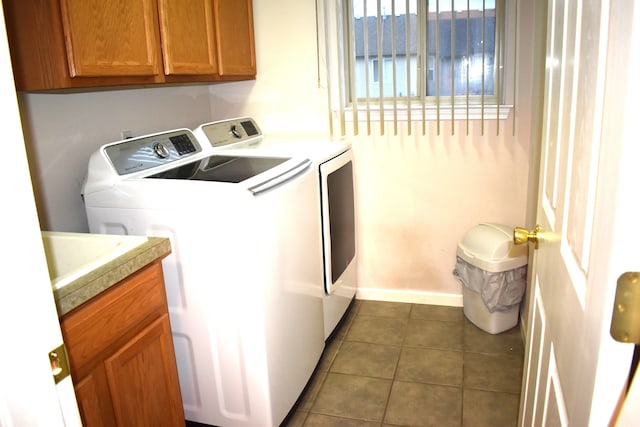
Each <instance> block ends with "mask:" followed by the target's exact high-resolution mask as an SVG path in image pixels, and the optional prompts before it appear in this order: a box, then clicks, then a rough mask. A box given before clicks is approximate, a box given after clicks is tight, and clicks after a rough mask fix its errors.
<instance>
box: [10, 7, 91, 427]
mask: <svg viewBox="0 0 640 427" xmlns="http://www.w3.org/2000/svg"><path fill="white" fill-rule="evenodd" d="M3 16H4V14H3V13H2V5H1V4H0V107H1V109H2V156H3V157H2V158H3V165H2V167H0V200H2V208H1V209H0V224H2V237H1V238H0V272H1V276H0V277H1V278H0V368H1V371H0V426H3V427H5V426H6V427H12V426H16V427H30V426H47V427H48V426H63V425H66V426H67V427H69V426H76V425H80V416H79V414H78V407H77V404H76V400H75V395H74V392H73V385H72V383H71V377H67V378H66V379H64V380H62V381H61V382H59V383H58V385H57V386H56V385H55V383H54V380H53V377H52V375H51V366H50V364H49V356H48V354H49V351H51V350H53V349H54V348H56V347H57V346H59V345H60V344H62V334H61V332H60V325H59V323H58V316H57V314H56V309H55V304H54V300H53V294H52V292H51V282H50V281H49V274H48V272H47V264H46V260H45V256H44V250H43V248H42V239H41V237H40V225H39V224H38V217H37V213H36V206H35V202H34V198H33V188H32V187H31V180H30V177H29V168H28V166H27V156H26V154H25V148H24V139H23V136H22V128H21V126H20V117H19V113H18V104H17V100H16V92H15V88H14V85H13V78H12V73H11V63H10V62H9V50H8V46H7V39H6V33H5V31H4V19H3Z"/></svg>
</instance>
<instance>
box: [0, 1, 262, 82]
mask: <svg viewBox="0 0 640 427" xmlns="http://www.w3.org/2000/svg"><path fill="white" fill-rule="evenodd" d="M3 3H4V12H5V20H6V25H7V33H8V36H9V47H10V49H11V59H12V63H13V71H14V77H15V80H16V87H17V89H18V90H47V89H62V88H81V87H92V86H113V85H128V84H151V83H163V82H171V83H176V82H206V81H216V80H222V79H224V80H245V79H252V78H255V73H256V67H255V47H254V37H253V14H252V3H251V0H239V1H238V0H190V1H183V0H3Z"/></svg>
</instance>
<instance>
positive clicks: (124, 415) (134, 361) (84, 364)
mask: <svg viewBox="0 0 640 427" xmlns="http://www.w3.org/2000/svg"><path fill="white" fill-rule="evenodd" d="M61 320H62V321H61V328H62V334H63V337H64V341H65V345H66V348H67V353H68V355H69V363H70V365H71V366H70V368H71V377H72V379H73V382H74V384H75V391H76V397H77V400H78V406H79V408H80V415H81V417H82V422H83V425H84V426H86V427H91V426H114V425H119V426H184V423H185V421H184V410H183V407H182V398H181V395H180V385H179V381H178V371H177V368H176V361H175V355H174V351H173V342H172V338H171V327H170V323H169V315H168V312H167V302H166V295H165V289H164V280H163V276H162V266H161V264H160V261H159V260H158V261H156V262H154V263H153V264H151V265H149V266H147V267H145V268H144V269H142V270H140V271H138V272H137V273H134V274H133V275H131V276H129V277H128V278H127V279H125V280H123V281H121V282H120V283H118V284H117V285H115V286H113V287H112V288H110V289H109V290H107V291H105V292H103V293H102V294H100V295H99V296H97V297H96V298H94V299H92V300H90V301H88V302H87V303H85V304H83V305H82V306H80V307H78V308H77V309H75V310H73V311H72V312H70V313H68V314H67V315H65V316H64V317H63V318H62V319H61Z"/></svg>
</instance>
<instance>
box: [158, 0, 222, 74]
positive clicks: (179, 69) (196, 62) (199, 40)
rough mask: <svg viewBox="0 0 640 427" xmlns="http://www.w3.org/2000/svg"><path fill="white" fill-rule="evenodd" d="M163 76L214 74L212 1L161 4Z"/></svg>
mask: <svg viewBox="0 0 640 427" xmlns="http://www.w3.org/2000/svg"><path fill="white" fill-rule="evenodd" d="M158 13H159V15H160V36H161V39H162V50H163V62H164V72H165V74H167V75H174V74H186V75H188V74H215V73H216V72H217V71H218V70H217V64H216V53H215V42H214V37H215V31H214V29H213V8H212V4H211V0H192V1H184V0H158Z"/></svg>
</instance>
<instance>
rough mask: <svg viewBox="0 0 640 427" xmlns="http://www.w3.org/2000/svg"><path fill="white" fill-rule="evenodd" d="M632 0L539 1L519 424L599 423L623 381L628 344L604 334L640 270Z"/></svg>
mask: <svg viewBox="0 0 640 427" xmlns="http://www.w3.org/2000/svg"><path fill="white" fill-rule="evenodd" d="M634 3H635V2H634V1H633V0H622V1H621V0H615V1H608V0H590V1H580V0H549V2H548V20H547V60H546V62H547V64H546V80H545V105H544V116H543V128H542V155H541V169H540V175H541V178H540V187H539V195H538V212H537V221H538V223H539V224H540V226H541V229H542V232H541V235H540V237H541V240H540V245H539V249H538V250H536V251H534V255H533V257H532V264H531V269H532V270H531V271H532V274H531V277H532V279H531V286H533V288H532V289H533V290H532V292H531V298H530V299H529V311H528V312H529V321H528V324H529V325H530V328H529V332H528V339H527V340H528V342H527V343H526V357H525V375H524V379H523V388H522V400H521V410H520V420H519V422H520V425H521V426H556V425H558V426H588V425H592V426H606V425H607V424H608V423H609V422H610V421H611V419H612V418H613V417H614V413H615V410H616V405H617V404H618V402H619V400H620V397H621V395H622V393H623V390H624V387H625V382H626V380H627V375H628V372H629V366H630V360H631V354H632V349H633V348H632V347H633V346H632V345H631V344H621V343H617V342H615V341H614V340H613V339H612V338H611V337H610V334H609V327H610V320H611V313H612V309H613V298H614V295H615V287H616V280H617V278H618V277H619V276H620V275H621V274H622V273H624V272H625V271H634V270H635V271H640V250H639V249H638V247H639V246H638V245H639V243H638V242H640V240H639V239H640V232H639V231H638V227H637V225H636V222H637V221H636V220H637V218H638V217H639V215H638V213H639V206H640V204H638V203H637V202H636V200H637V198H638V195H639V194H640V193H638V188H639V187H638V184H640V171H639V170H640V166H638V159H640V149H639V146H640V141H639V140H638V137H637V132H638V129H637V128H636V127H635V126H634V125H636V123H638V122H640V116H637V114H636V113H637V110H636V111H634V104H635V103H637V101H638V95H639V92H638V83H637V77H636V76H637V69H638V66H639V64H638V57H640V51H639V50H638V40H637V39H638V37H637V35H638V31H639V30H640V19H638V11H637V10H634V8H635V9H638V8H640V5H638V4H634ZM634 199H635V200H634ZM636 404H637V403H636Z"/></svg>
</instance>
